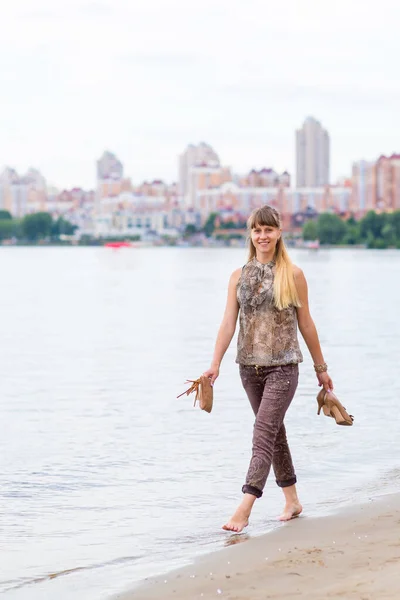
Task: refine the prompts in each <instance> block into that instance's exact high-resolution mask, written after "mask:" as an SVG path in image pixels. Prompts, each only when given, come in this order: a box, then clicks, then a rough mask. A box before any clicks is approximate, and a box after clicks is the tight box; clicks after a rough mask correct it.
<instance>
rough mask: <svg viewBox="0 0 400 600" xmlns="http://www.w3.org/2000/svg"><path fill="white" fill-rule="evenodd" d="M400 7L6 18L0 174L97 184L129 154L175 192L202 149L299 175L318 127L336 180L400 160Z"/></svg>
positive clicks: (143, 1)
mask: <svg viewBox="0 0 400 600" xmlns="http://www.w3.org/2000/svg"><path fill="white" fill-rule="evenodd" d="M399 17H400V5H399V4H398V3H397V1H395V0H382V1H381V2H380V3H379V5H377V4H376V3H374V4H372V2H371V0H365V1H361V0H347V1H344V0H336V1H335V3H326V2H321V1H320V0H298V1H296V0H280V2H279V3H278V2H268V1H265V0H247V2H246V3H244V2H243V1H242V0H240V1H239V0H203V1H202V2H201V3H192V2H188V1H187V0H168V2H167V1H166V0H135V2H131V1H130V0H114V1H111V0H102V1H99V0H98V1H96V0H92V1H90V0H86V1H83V0H69V1H68V2H67V1H66V0H58V1H57V3H55V2H54V1H51V2H50V1H48V0H36V1H35V2H34V3H33V2H32V1H30V0H13V2H12V3H7V6H4V7H3V8H2V35H1V38H0V85H1V90H2V93H1V95H0V132H1V133H0V165H1V164H11V165H13V166H15V167H16V168H18V169H20V170H23V169H25V168H27V167H28V166H30V165H34V166H37V167H38V168H40V169H41V170H42V171H43V173H44V175H45V176H46V177H47V178H48V179H49V180H50V181H52V182H54V183H56V184H59V185H62V186H70V185H85V186H91V185H93V183H94V161H95V159H96V158H97V157H98V155H99V154H100V153H101V152H102V151H103V150H104V149H105V148H110V149H111V150H113V151H115V152H116V153H117V154H118V155H119V156H120V158H121V160H122V161H123V162H124V164H125V168H126V172H127V174H129V175H132V177H133V179H134V181H139V180H140V179H142V178H156V177H163V178H166V179H168V180H171V179H174V178H175V176H176V171H177V165H176V160H177V155H178V154H179V152H181V151H182V149H183V148H184V146H185V145H186V144H187V143H188V142H197V141H199V140H205V141H209V142H210V143H212V144H213V145H214V146H215V149H216V150H217V151H218V152H219V153H220V155H221V159H222V160H223V161H224V162H225V163H228V164H229V163H230V164H232V166H233V167H234V168H235V169H236V170H238V171H244V170H245V169H247V168H250V167H252V166H253V165H255V166H261V165H263V164H265V165H271V166H275V167H276V168H278V169H285V168H288V169H290V170H291V171H292V172H293V170H294V130H295V129H296V127H298V126H299V125H300V124H301V122H302V120H303V119H304V117H305V116H307V115H308V114H312V115H314V116H316V117H317V118H319V119H320V120H321V121H322V122H323V124H324V125H325V126H326V127H327V128H328V130H329V131H330V134H331V138H332V162H333V175H334V176H337V175H339V174H342V173H348V172H349V170H350V166H351V162H352V160H356V159H358V158H360V157H363V156H366V157H373V156H376V155H379V154H380V153H382V152H391V151H394V150H397V151H398V150H399V149H400V148H399V147H397V148H396V144H398V143H399V142H398V137H397V131H398V126H399V122H398V121H399V118H398V109H397V106H398V100H399V97H400V83H399V81H398V80H397V77H396V73H397V62H398V58H397V57H398V55H399V50H400V41H399V36H398V32H397V23H398V21H399Z"/></svg>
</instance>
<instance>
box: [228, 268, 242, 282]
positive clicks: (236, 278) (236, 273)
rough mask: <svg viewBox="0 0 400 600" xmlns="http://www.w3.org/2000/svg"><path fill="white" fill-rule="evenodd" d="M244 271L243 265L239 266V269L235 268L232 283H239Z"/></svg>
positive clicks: (231, 278)
mask: <svg viewBox="0 0 400 600" xmlns="http://www.w3.org/2000/svg"><path fill="white" fill-rule="evenodd" d="M242 271H243V267H239V269H235V270H234V271H233V273H232V274H231V277H230V281H231V282H232V283H238V281H239V279H240V276H241V274H242Z"/></svg>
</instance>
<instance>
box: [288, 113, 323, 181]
mask: <svg viewBox="0 0 400 600" xmlns="http://www.w3.org/2000/svg"><path fill="white" fill-rule="evenodd" d="M329 144H330V142H329V134H328V132H327V130H326V129H324V128H323V127H322V125H321V123H320V122H319V121H317V120H316V119H314V118H313V117H307V119H306V120H305V121H304V124H303V127H302V128H301V129H298V130H297V131H296V169H297V178H296V184H297V187H320V186H324V185H328V184H329V168H330V165H329V162H330V159H329Z"/></svg>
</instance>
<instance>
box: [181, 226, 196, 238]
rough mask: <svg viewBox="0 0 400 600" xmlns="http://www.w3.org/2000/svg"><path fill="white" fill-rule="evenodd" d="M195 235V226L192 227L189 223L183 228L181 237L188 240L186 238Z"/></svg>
mask: <svg viewBox="0 0 400 600" xmlns="http://www.w3.org/2000/svg"><path fill="white" fill-rule="evenodd" d="M195 233H197V229H196V226H195V225H193V224H192V223H189V224H188V225H186V227H185V231H184V232H183V237H185V238H188V237H190V236H192V235H194V234H195Z"/></svg>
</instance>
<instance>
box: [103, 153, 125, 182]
mask: <svg viewBox="0 0 400 600" xmlns="http://www.w3.org/2000/svg"><path fill="white" fill-rule="evenodd" d="M123 176H124V167H123V165H122V163H121V161H120V160H118V158H117V157H116V156H115V154H113V153H112V152H109V151H108V150H106V151H105V152H103V156H102V157H101V158H99V160H98V161H97V179H98V180H101V179H122V178H123Z"/></svg>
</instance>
